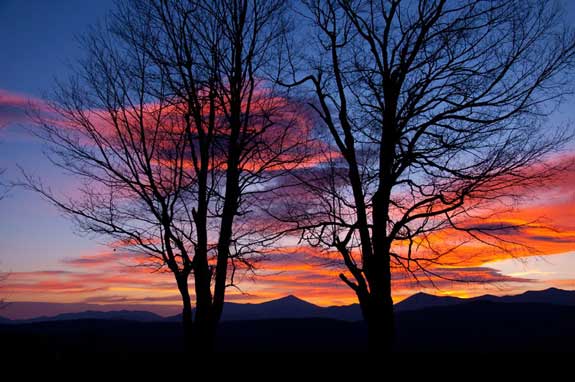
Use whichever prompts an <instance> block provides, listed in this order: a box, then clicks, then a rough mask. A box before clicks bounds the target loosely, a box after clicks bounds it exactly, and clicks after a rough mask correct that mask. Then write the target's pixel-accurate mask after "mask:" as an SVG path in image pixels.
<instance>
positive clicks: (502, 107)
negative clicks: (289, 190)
mask: <svg viewBox="0 0 575 382" xmlns="http://www.w3.org/2000/svg"><path fill="white" fill-rule="evenodd" d="M298 11H299V12H301V14H302V15H303V16H304V17H306V18H307V19H308V21H310V23H309V26H307V27H303V29H304V30H305V31H306V32H305V33H306V45H305V46H306V47H307V48H306V51H305V52H303V56H305V57H304V59H303V60H300V61H296V56H295V55H292V56H291V64H292V66H291V67H292V68H293V70H292V71H291V73H292V75H291V76H289V77H283V78H282V80H281V82H282V83H283V84H284V85H287V86H289V87H296V86H299V89H302V90H304V91H308V92H309V93H311V94H312V96H313V97H314V99H315V101H313V102H312V106H313V107H314V108H315V110H316V112H317V115H318V116H319V117H320V119H321V120H322V121H323V126H324V127H325V131H326V132H327V135H328V136H329V141H330V142H331V143H332V145H333V147H335V148H336V149H337V151H338V153H339V154H338V155H333V154H332V155H329V156H326V162H325V163H324V164H323V165H322V166H320V167H318V168H317V169H316V171H315V172H313V173H307V174H302V173H301V172H296V173H295V177H296V178H297V181H298V182H299V183H300V184H303V185H304V186H305V187H304V188H300V191H299V192H301V193H302V196H301V197H299V198H298V202H297V204H296V203H292V204H290V205H289V206H288V208H287V209H285V211H283V215H281V216H280V213H279V212H277V211H276V216H278V217H280V218H281V219H283V220H286V221H291V222H293V223H295V225H296V226H297V228H299V229H300V230H301V231H302V232H303V238H305V239H307V240H308V241H309V242H310V243H312V244H314V245H320V246H324V247H330V248H335V249H337V250H338V252H339V253H340V254H341V257H342V260H343V262H344V263H345V266H346V267H347V271H348V272H346V273H342V274H341V275H340V277H341V279H342V280H343V281H344V282H345V283H346V284H347V285H348V286H349V287H350V288H351V289H353V291H354V292H355V293H356V295H357V298H358V300H359V303H360V306H361V309H362V312H363V316H364V319H365V321H366V323H367V326H368V332H369V346H370V350H373V351H381V350H388V349H390V348H391V346H392V342H393V333H394V315H393V301H392V270H393V269H394V268H399V269H403V270H406V271H408V272H410V273H411V274H413V275H416V276H417V275H418V274H419V275H421V274H426V273H427V274H433V272H434V271H433V266H434V265H435V264H437V263H438V262H441V259H442V256H444V255H445V254H446V253H450V252H451V251H453V250H454V248H453V247H451V248H448V249H446V248H445V246H442V247H443V248H437V247H436V244H437V243H434V242H433V241H432V239H431V235H432V234H433V233H434V232H437V231H438V230H442V229H450V230H452V231H454V232H458V233H462V234H465V235H467V236H468V238H470V239H475V240H479V241H481V242H483V243H485V244H488V245H495V246H498V245H501V244H502V243H503V241H504V239H503V238H501V237H499V238H498V235H497V234H498V231H497V230H493V229H490V228H488V227H486V226H485V225H483V226H482V225H471V224H470V223H469V222H470V219H469V218H470V216H472V215H473V214H475V215H476V216H481V213H482V212H483V213H485V211H486V210H485V209H483V210H482V208H485V207H486V204H489V203H493V202H495V201H497V200H503V199H504V198H509V197H512V196H514V195H516V194H517V193H518V187H519V186H523V187H524V186H528V185H530V184H533V183H534V182H535V181H541V179H542V178H544V177H546V176H547V177H549V176H552V175H553V173H554V170H558V168H557V167H554V166H552V165H545V162H544V159H545V158H546V154H549V153H551V152H553V151H555V150H557V149H558V148H559V147H560V144H561V142H562V141H563V140H565V139H566V138H568V135H569V133H568V131H565V130H560V129H557V130H556V129H552V128H550V127H549V126H548V125H546V124H545V123H542V122H545V121H543V119H542V117H544V116H546V115H548V114H549V113H550V111H551V110H552V107H553V106H554V104H555V102H553V101H557V100H559V99H560V98H561V96H563V95H565V94H567V92H568V91H569V90H570V89H571V87H570V86H568V85H571V82H570V74H572V69H573V63H574V53H575V38H574V34H573V31H572V30H571V29H569V28H568V27H566V26H565V23H564V22H562V19H561V10H560V8H559V7H558V6H557V4H556V3H554V2H550V1H535V0H521V1H518V0H457V1H449V0H386V1H370V0H351V1H347V0H346V1H344V0H326V1H323V0H322V1H319V0H306V1H303V6H301V7H298ZM310 36H311V37H310ZM296 38H297V37H296ZM312 41H313V42H312ZM300 45H301V44H300ZM306 195H307V196H306ZM286 211H287V213H286ZM500 228H501V229H504V228H506V227H504V226H501V227H500ZM507 228H508V227H507ZM460 244H461V243H460ZM457 245H459V244H457ZM454 246H455V245H454Z"/></svg>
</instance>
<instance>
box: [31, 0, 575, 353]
mask: <svg viewBox="0 0 575 382" xmlns="http://www.w3.org/2000/svg"><path fill="white" fill-rule="evenodd" d="M302 3H303V4H300V5H297V6H295V7H294V9H291V10H290V9H288V7H287V5H286V4H285V2H284V1H281V0H257V1H255V0H251V1H249V0H218V1H210V2H204V1H201V2H193V1H187V0H169V1H164V0H146V1H137V0H126V1H124V2H119V5H118V7H117V9H116V10H115V11H114V12H113V13H112V14H111V15H110V17H109V18H108V19H107V20H106V21H105V22H104V23H102V24H100V25H99V26H98V27H96V28H94V31H93V33H92V34H90V35H89V36H86V38H85V39H84V40H83V43H84V47H85V49H86V51H87V55H86V57H87V58H86V59H85V60H83V61H81V62H79V63H78V65H77V75H76V76H75V77H73V78H72V79H71V80H70V81H68V82H63V83H62V85H61V86H60V88H59V89H58V90H57V91H56V92H55V94H54V101H53V104H52V105H53V113H52V114H51V115H49V116H48V117H46V115H44V118H41V117H40V118H39V125H40V126H41V127H42V129H40V131H41V132H40V133H39V135H40V136H41V137H42V138H44V139H45V140H46V141H47V142H48V143H49V144H50V147H51V149H52V151H51V157H50V159H51V160H52V161H53V162H54V163H56V164H57V165H59V166H60V167H62V168H63V169H64V170H66V171H68V172H69V173H71V174H73V175H75V176H78V177H79V178H81V179H82V181H83V182H84V183H85V186H84V187H82V188H81V189H80V190H78V191H79V193H81V194H82V197H81V198H75V199H62V198H59V196H58V195H57V194H55V193H53V192H52V191H51V190H50V188H49V187H48V186H46V185H45V184H42V183H41V182H39V181H38V180H37V179H35V178H34V177H33V176H27V179H26V180H27V181H26V185H27V187H29V188H30V189H32V190H34V191H36V192H39V193H40V194H42V195H43V196H44V197H45V198H46V199H48V200H49V201H50V202H52V203H53V204H55V205H56V206H58V207H59V208H60V209H61V210H62V211H63V212H65V213H67V214H69V215H70V216H71V217H72V219H74V220H75V222H77V223H78V226H79V227H80V229H81V230H83V231H85V232H88V233H92V234H98V235H103V236H106V237H108V238H110V239H111V240H115V241H116V242H120V243H122V244H123V245H124V246H125V247H126V248H125V249H126V251H119V252H118V254H119V256H121V255H122V254H125V255H129V254H130V253H131V254H133V252H134V251H139V252H140V253H144V254H146V255H148V256H149V260H150V263H151V265H152V266H155V267H156V268H157V270H167V271H169V272H171V273H172V274H173V275H174V279H175V283H176V285H177V288H178V290H179V292H180V294H181V297H182V305H183V313H182V323H183V328H184V332H185V341H184V343H186V344H187V348H188V350H194V351H198V352H205V351H210V350H212V348H213V345H214V341H215V338H216V329H217V325H218V322H219V321H220V318H221V316H222V311H223V308H224V299H225V290H226V288H227V287H230V286H235V282H236V278H235V277H234V276H235V275H236V271H251V270H253V267H254V263H253V262H254V260H255V259H256V258H257V255H258V254H259V251H260V250H261V248H262V247H265V246H266V245H269V244H270V243H272V242H273V241H274V240H276V239H278V238H279V237H280V236H281V235H287V234H298V235H301V236H300V238H301V239H303V240H306V241H307V242H308V243H309V244H310V245H315V246H318V247H322V248H331V249H334V250H336V251H337V252H338V253H339V255H341V263H342V264H344V265H345V267H346V270H347V271H346V272H344V273H341V274H340V278H341V280H342V281H343V282H345V283H346V284H347V285H348V286H349V287H350V288H352V289H353V291H354V292H355V294H356V295H357V299H358V302H359V307H360V311H361V313H362V317H363V319H364V321H365V325H366V326H365V328H364V326H362V325H359V324H354V325H352V324H350V323H345V324H342V323H333V322H332V323H328V321H313V322H314V324H313V325H312V326H313V328H314V329H313V330H311V332H310V333H308V332H306V333H308V334H310V335H311V334H313V333H317V335H320V334H321V333H324V334H325V335H326V338H328V337H329V336H330V335H329V334H328V332H329V333H331V332H330V331H331V330H332V329H333V332H336V331H337V330H336V327H338V325H339V326H341V325H344V326H345V327H346V328H351V327H353V328H356V329H357V328H360V329H357V330H360V331H361V330H364V329H366V330H367V332H366V333H367V334H366V336H364V337H362V338H363V339H355V340H351V342H349V343H348V344H346V343H342V344H341V346H344V348H345V347H346V346H347V345H349V349H350V350H355V349H359V348H361V344H362V343H363V342H365V341H364V339H365V338H367V339H368V341H367V342H368V343H369V349H370V350H371V351H386V350H391V349H393V348H394V346H393V338H394V332H395V328H396V326H397V328H398V330H399V335H398V338H399V339H402V338H405V337H402V336H403V333H406V332H405V331H403V330H405V329H404V328H405V327H406V326H403V325H407V324H404V321H403V320H404V317H410V316H409V314H410V313H407V312H406V313H401V318H400V321H399V323H398V324H397V325H396V319H395V316H394V309H393V301H392V297H391V296H392V271H394V272H395V271H397V270H403V271H405V272H407V273H408V274H410V275H412V276H414V277H415V278H416V279H421V278H427V277H429V278H432V279H433V278H436V279H441V278H445V277H446V276H444V275H442V274H441V273H440V272H438V271H437V269H436V268H434V266H436V265H437V264H439V263H442V262H443V261H445V258H444V256H446V255H448V256H449V255H450V254H451V253H452V251H453V250H455V249H457V248H458V247H459V246H460V245H463V244H464V243H465V242H466V241H468V240H475V241H479V242H481V243H482V244H483V245H488V246H493V247H495V248H497V249H499V250H503V251H505V250H510V249H512V248H511V247H515V245H518V244H519V243H511V242H509V241H508V240H507V238H504V237H502V235H503V234H504V233H505V232H508V231H509V230H512V229H516V228H517V227H516V226H514V225H513V224H512V223H504V224H499V225H489V224H479V223H481V222H483V221H482V220H481V221H479V222H478V221H472V222H471V223H470V220H469V216H470V215H473V214H477V213H480V212H482V211H484V208H485V207H489V205H490V203H493V202H502V203H505V202H507V201H510V200H515V198H516V197H519V196H520V195H519V191H518V190H519V188H520V187H521V188H523V189H525V188H526V187H529V186H533V185H535V184H540V183H541V182H542V181H544V180H545V179H550V178H552V177H553V176H555V175H556V174H557V173H558V172H559V171H561V170H563V169H564V168H563V167H562V166H560V165H557V166H555V165H552V164H549V163H548V162H545V160H546V159H547V158H548V154H550V153H553V152H555V151H556V150H557V149H559V148H560V144H561V143H562V142H564V141H566V138H569V137H570V133H569V132H568V131H566V130H560V129H557V130H555V132H556V133H555V132H553V133H552V132H551V130H552V129H548V128H546V126H544V125H543V124H542V117H544V116H546V115H548V114H549V113H550V112H551V110H552V107H553V106H554V101H555V100H557V99H559V98H560V97H561V96H562V95H563V94H566V93H567V91H568V90H569V88H568V85H570V82H569V81H570V80H569V78H570V74H571V73H572V69H573V65H572V64H573V59H574V53H575V39H574V36H573V33H572V31H571V30H569V29H568V28H567V27H565V25H564V23H563V22H562V19H561V13H560V11H559V8H558V6H557V3H556V2H555V1H542V0H521V1H519V0H493V1H477V0H460V1H453V2H451V1H446V0H436V1H424V0H420V1H416V0H413V1H409V0H404V1H400V0H397V1H395V0H394V1H375V0H358V1H339V0H329V1H324V0H304V1H302ZM287 11H291V13H290V17H294V18H296V17H297V18H298V19H296V20H297V23H296V25H298V26H300V27H299V28H294V30H293V32H294V33H293V34H291V35H290V34H288V33H287V32H289V30H288V28H287V27H288V23H287V21H288V20H287V19H288V17H287V15H288V13H287ZM300 38H301V39H303V40H305V43H298V41H297V40H299V39H300ZM294 42H295V44H294ZM272 76H273V78H274V81H275V82H274V81H270V80H269V79H270V77H272ZM277 85H281V86H282V87H284V88H285V89H288V90H289V92H296V91H297V95H298V97H299V98H300V99H306V100H307V101H308V103H309V105H308V106H309V107H310V108H311V109H313V111H314V112H315V114H316V115H317V119H318V120H317V126H315V128H314V130H313V131H308V129H301V128H298V126H297V125H296V123H297V122H298V117H297V116H294V115H293V111H294V110H293V108H290V107H289V105H288V106H286V103H285V102H279V104H278V99H279V98H280V97H278V93H277V89H276V86H277ZM299 106H301V105H299ZM290 115H291V117H290ZM63 126H64V128H63ZM308 133H313V135H314V136H313V138H314V141H313V142H312V143H313V144H312V145H306V144H307V143H309V142H308V138H309V137H308ZM318 142H321V144H318ZM302 147H303V148H302ZM308 150H309V151H311V152H308ZM308 154H313V155H314V157H316V158H322V161H321V164H320V165H317V166H315V168H313V169H310V168H305V169H303V170H302V169H300V168H298V165H299V164H301V163H303V160H304V158H305V157H306V155H308ZM270 193H271V194H272V195H271V196H270ZM260 208H261V209H262V210H259V209H260ZM263 209H265V211H263ZM474 216H476V219H480V217H481V216H478V215H474ZM270 217H272V218H273V219H271V218H270ZM482 217H483V218H485V216H482ZM274 219H275V220H274ZM280 222H281V224H278V223H280ZM442 229H449V230H452V231H453V232H456V233H457V234H459V235H462V239H461V241H460V242H457V243H453V245H449V246H448V245H447V244H445V245H442V244H444V243H437V242H434V241H433V239H430V236H431V235H433V233H434V232H437V231H438V230H442ZM124 252H126V253H124ZM190 278H192V280H193V288H194V290H193V293H191V291H190V285H189V281H190ZM466 281H476V280H466ZM192 296H194V298H195V310H194V309H193V304H192ZM420 297H421V296H420ZM473 306H475V307H476V308H477V307H478V308H477V309H479V310H480V311H481V312H484V313H485V314H488V311H489V309H490V306H491V305H489V304H486V303H484V302H483V303H477V305H473ZM280 308H281V306H277V307H274V309H278V311H279V309H280ZM308 308H309V307H304V306H302V305H301V304H300V305H294V306H293V307H292V308H291V309H296V310H297V309H304V310H305V309H308ZM433 309H439V310H438V311H437V312H438V313H437V315H436V316H433V317H439V316H441V317H442V318H445V317H443V316H442V314H444V313H445V312H449V311H451V310H453V311H454V312H457V311H461V312H468V311H469V310H468V309H471V308H470V307H468V306H467V305H466V306H465V307H463V306H462V307H459V306H457V308H456V307H455V306H446V307H443V308H441V309H443V310H441V309H440V308H433ZM450 309H451V310H450ZM474 309H475V308H474ZM482 309H483V310H482ZM505 309H507V308H505ZM522 309H524V308H522ZM546 309H547V308H546ZM549 309H550V310H553V311H554V312H556V310H557V309H560V308H549ZM554 309H555V310H554ZM476 313H477V312H476ZM508 313H509V314H512V312H508ZM429 314H430V315H431V314H432V313H429ZM433 314H436V313H433ZM454 314H455V313H454ZM462 314H463V313H462ZM482 314H483V313H482ZM506 314H507V313H506ZM464 316H465V317H466V319H467V318H469V319H472V320H473V322H476V321H475V320H476V318H474V317H480V316H482V315H481V314H479V313H477V315H476V316H473V315H470V316H469V315H465V314H464ZM468 316H469V317H468ZM430 317H431V316H430ZM445 319H446V320H447V321H446V322H450V321H449V319H447V318H445ZM405 320H406V321H405V322H410V321H409V320H408V319H407V318H405ZM114 322H115V321H114ZM330 322H331V321H330ZM412 322H415V321H412ZM430 322H431V321H430ZM90 323H94V321H78V324H81V326H82V325H83V326H82V328H81V329H78V330H80V331H81V332H82V333H83V332H84V331H85V330H87V331H88V332H90V333H92V334H93V336H95V337H89V338H90V340H91V341H94V343H93V344H94V346H96V343H101V342H98V340H97V330H96V329H97V328H91V326H90V325H91V324H90ZM419 324H421V322H419ZM34 325H36V324H34ZM38 325H40V326H42V327H43V328H44V329H46V330H51V329H49V328H54V327H55V328H58V329H57V330H61V329H63V328H64V326H62V325H60V326H58V324H56V323H50V324H46V323H42V324H38ZM50 325H52V326H50ZM98 325H102V323H101V322H100V321H98ZM106 325H111V326H110V327H109V328H108V329H110V330H112V329H113V328H115V329H113V330H112V331H120V330H121V331H125V334H126V336H128V337H129V335H130V333H132V334H133V336H132V337H129V338H128V337H126V338H125V339H126V341H128V340H129V341H134V343H137V344H141V343H142V341H143V340H141V339H138V338H139V337H138V335H137V333H141V331H140V330H143V329H144V328H147V326H146V325H156V324H152V323H150V324H145V323H140V324H138V325H136V326H137V328H135V329H134V331H130V330H128V329H127V328H126V326H125V325H124V323H116V324H112V323H107V324H106ZM114 325H117V326H114ZM158 325H159V324H158ZM165 325H168V324H165ZM242 325H243V327H244V328H247V327H248V326H249V325H252V328H256V327H257V325H259V324H257V325H256V324H254V323H253V322H252V323H251V324H248V323H245V324H241V325H240V324H229V326H228V328H230V330H231V328H234V330H237V332H234V334H233V335H232V334H229V335H226V336H224V337H223V338H226V339H227V340H228V341H231V340H232V339H234V338H236V339H238V341H240V343H242V344H243V345H244V346H247V344H246V343H245V342H247V341H245V338H244V337H242V336H244V335H248V334H249V333H251V332H250V330H245V331H244V330H243V329H242ZM254 325H255V326H254ZM261 325H264V326H265V327H267V328H269V329H270V333H271V332H274V333H276V334H277V335H278V336H281V335H285V336H288V335H289V336H293V339H294V341H295V339H298V338H301V337H299V336H298V335H297V333H298V330H301V331H305V330H306V329H304V327H303V326H300V324H299V323H294V322H291V323H290V324H289V325H295V326H292V328H293V330H286V331H284V332H283V334H282V332H281V330H278V329H279V328H280V326H277V323H273V322H272V323H270V322H267V321H266V323H265V324H263V323H261ZM274 325H276V326H274ZM286 325H288V324H286ZM358 325H359V326H358ZM168 326H169V325H168ZM168 326H166V327H168ZM37 327H38V326H36V328H37ZM322 327H323V328H325V331H323V330H321V329H320V328H322ZM169 328H170V329H169V330H176V329H175V328H177V326H175V325H172V326H169ZM272 328H273V330H272ZM25 329H26V328H23V329H22V330H25ZM356 329H353V330H351V332H353V331H354V330H356ZM410 329H413V328H410ZM34 330H35V329H34ZM92 330H96V331H95V332H93V331H92ZM222 330H224V332H225V330H227V329H222ZM342 330H343V329H342ZM351 332H350V333H351ZM150 333H151V334H150V335H155V334H152V333H159V332H155V331H153V330H152V331H151V332H150ZM170 333H172V332H170ZM322 335H323V334H322ZM234 336H237V337H234ZM168 337H169V338H172V337H170V336H168ZM256 337H257V336H256ZM352 337H353V336H352ZM352 337H350V338H352ZM169 338H166V339H165V341H167V342H166V345H167V344H168V343H169V341H170V339H169ZM353 338H356V337H353ZM409 338H410V340H413V338H411V337H409ZM74 341H75V340H73V339H72V342H71V343H70V344H71V345H70V346H76V345H74V344H76V342H74ZM162 341H164V340H162ZM354 341H359V342H360V343H356V342H354ZM152 342H153V341H152ZM296 342H297V341H296ZM344 342H345V341H344ZM324 343H325V342H324ZM238 345H239V344H238ZM299 345H301V343H299ZM125 346H128V345H125ZM337 346H338V345H336V344H334V345H333V348H336V347H337ZM398 346H399V347H396V348H402V347H403V346H404V345H402V344H400V345H398ZM232 348H236V347H234V346H233V345H230V344H227V345H226V349H232Z"/></svg>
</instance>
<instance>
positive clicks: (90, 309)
mask: <svg viewBox="0 0 575 382" xmlns="http://www.w3.org/2000/svg"><path fill="white" fill-rule="evenodd" d="M478 302H481V303H506V304H507V303H510V304H548V305H549V304H550V305H563V306H575V291H567V290H561V289H556V288H550V289H546V290H542V291H528V292H525V293H522V294H519V295H515V296H493V295H484V296H479V297H475V298H470V299H463V298H457V297H449V296H434V295H430V294H426V293H417V294H415V295H413V296H411V297H409V298H407V299H405V300H403V301H402V302H400V303H398V304H396V306H395V309H396V312H398V313H400V312H408V311H417V310H421V309H428V308H437V307H449V306H455V305H461V304H472V303H478ZM54 305H57V306H55V307H54V306H52V307H51V308H52V311H54V310H56V309H60V311H65V308H66V306H65V305H66V304H54ZM35 306H36V307H37V310H36V311H37V312H46V311H48V312H49V311H50V309H46V308H47V307H48V308H49V307H50V306H49V303H32V302H14V303H12V304H10V305H9V306H8V307H7V308H6V309H5V310H4V312H1V313H2V315H3V316H4V317H8V318H10V319H12V320H10V319H7V318H4V317H0V323H22V322H30V323H32V322H45V321H66V320H82V319H96V320H128V321H139V322H161V321H164V322H170V321H171V322H176V321H179V319H180V317H179V315H171V316H167V317H163V316H161V315H159V314H156V313H152V312H150V311H147V309H146V308H148V307H150V306H138V309H139V310H126V309H119V307H120V306H106V305H95V304H77V305H76V306H74V309H76V311H75V312H67V313H61V314H49V313H44V314H41V315H38V316H37V317H30V312H34V308H35ZM123 307H124V308H125V305H124V306H123ZM172 309H173V308H172ZM25 312H28V313H27V315H25V314H24V313H25ZM165 313H168V314H169V313H170V311H169V310H166V311H165ZM23 318H25V319H23ZM299 318H321V319H336V320H344V321H359V320H361V311H360V308H359V306H358V305H357V304H352V305H346V306H330V307H320V306H317V305H314V304H311V303H309V302H307V301H304V300H302V299H299V298H298V297H296V296H292V295H290V296H286V297H283V298H280V299H277V300H272V301H268V302H264V303H259V304H238V303H232V302H228V303H226V305H225V308H224V313H223V320H224V321H242V320H268V319H299Z"/></svg>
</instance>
